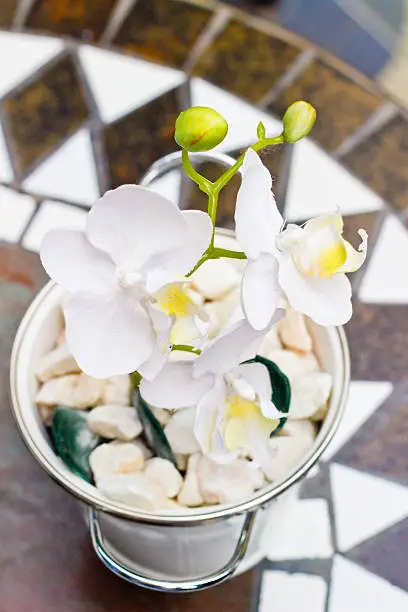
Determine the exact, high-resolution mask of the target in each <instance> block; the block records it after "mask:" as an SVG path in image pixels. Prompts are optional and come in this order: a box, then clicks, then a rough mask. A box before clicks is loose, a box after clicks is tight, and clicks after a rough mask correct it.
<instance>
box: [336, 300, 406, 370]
mask: <svg viewBox="0 0 408 612" xmlns="http://www.w3.org/2000/svg"><path fill="white" fill-rule="evenodd" d="M346 333H347V337H348V341H349V345H350V352H351V371H352V374H353V378H354V379H355V380H389V381H391V382H398V381H400V380H402V379H404V378H406V376H407V372H408V307H407V306H399V305H379V304H362V303H359V302H355V303H354V313H353V317H352V319H351V321H350V323H348V324H347V326H346Z"/></svg>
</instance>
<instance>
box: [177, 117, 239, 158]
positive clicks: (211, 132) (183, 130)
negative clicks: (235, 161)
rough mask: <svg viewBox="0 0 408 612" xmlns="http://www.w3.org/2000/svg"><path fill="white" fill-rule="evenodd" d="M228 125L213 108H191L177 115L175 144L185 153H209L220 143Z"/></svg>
mask: <svg viewBox="0 0 408 612" xmlns="http://www.w3.org/2000/svg"><path fill="white" fill-rule="evenodd" d="M227 132H228V123H227V122H226V121H225V119H224V117H221V115H220V114H219V113H217V111H215V110H214V109H213V108H207V107H206V106H193V107H192V108H188V109H187V110H185V111H183V112H182V113H180V114H179V116H178V117H177V121H176V132H175V134H174V138H175V141H176V142H177V144H178V145H179V146H180V147H181V148H182V149H185V150H186V151H191V152H193V153H194V152H197V151H209V150H210V149H213V148H214V147H216V146H217V145H218V144H220V142H222V141H223V140H224V138H225V136H226V135H227Z"/></svg>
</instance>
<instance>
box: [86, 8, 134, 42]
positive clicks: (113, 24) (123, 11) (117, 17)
mask: <svg viewBox="0 0 408 612" xmlns="http://www.w3.org/2000/svg"><path fill="white" fill-rule="evenodd" d="M88 1H89V0H88ZM137 2H138V0H117V2H116V5H115V6H114V8H113V9H112V12H111V14H110V15H109V17H108V21H107V24H106V27H105V30H104V31H103V33H102V36H101V37H100V39H99V44H100V45H101V46H102V47H103V46H105V45H108V44H109V43H110V42H112V40H113V39H114V38H115V36H116V35H117V33H118V32H119V29H120V28H121V26H122V24H123V23H124V21H125V19H126V18H127V17H128V15H129V14H130V12H131V11H132V10H133V8H134V7H135V5H136V3H137Z"/></svg>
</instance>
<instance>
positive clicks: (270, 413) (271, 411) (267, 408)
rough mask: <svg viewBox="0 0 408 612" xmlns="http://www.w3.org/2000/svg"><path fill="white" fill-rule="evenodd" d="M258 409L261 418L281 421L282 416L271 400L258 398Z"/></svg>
mask: <svg viewBox="0 0 408 612" xmlns="http://www.w3.org/2000/svg"><path fill="white" fill-rule="evenodd" d="M259 407H260V409H261V412H262V414H263V416H264V417H265V418H267V419H271V420H277V419H281V418H282V417H283V416H284V414H282V412H280V411H279V410H278V409H277V407H276V406H275V404H274V403H273V402H272V400H271V399H268V398H265V397H260V398H259Z"/></svg>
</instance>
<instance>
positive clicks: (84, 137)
mask: <svg viewBox="0 0 408 612" xmlns="http://www.w3.org/2000/svg"><path fill="white" fill-rule="evenodd" d="M23 186H24V189H26V190H27V191H30V192H31V193H35V194H39V195H44V196H47V197H50V198H56V199H58V198H63V199H64V200H68V201H71V202H75V203H78V204H83V205H90V204H93V202H95V200H96V199H97V198H98V197H99V187H98V181H97V176H96V168H95V159H94V156H93V150H92V144H91V138H90V134H89V131H88V130H87V129H85V128H84V129H81V130H79V131H78V132H77V133H76V134H75V135H74V136H72V138H70V139H69V140H68V141H67V142H66V143H65V144H64V145H63V146H62V147H61V148H60V149H58V150H57V151H56V153H54V155H51V157H49V158H48V159H47V160H46V161H45V162H44V163H43V164H41V165H40V166H38V168H36V169H35V170H34V172H33V173H32V174H31V175H30V176H29V177H28V178H27V179H26V180H25V181H24V183H23Z"/></svg>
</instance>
